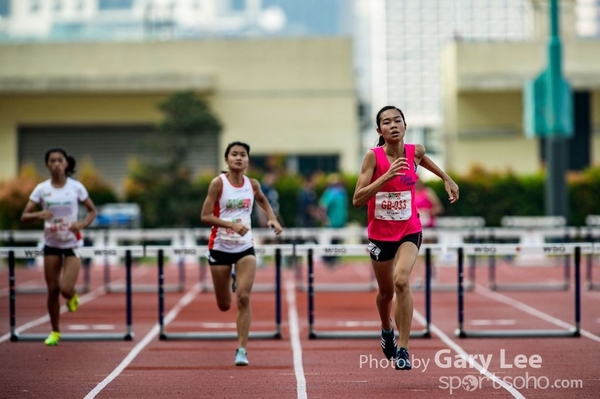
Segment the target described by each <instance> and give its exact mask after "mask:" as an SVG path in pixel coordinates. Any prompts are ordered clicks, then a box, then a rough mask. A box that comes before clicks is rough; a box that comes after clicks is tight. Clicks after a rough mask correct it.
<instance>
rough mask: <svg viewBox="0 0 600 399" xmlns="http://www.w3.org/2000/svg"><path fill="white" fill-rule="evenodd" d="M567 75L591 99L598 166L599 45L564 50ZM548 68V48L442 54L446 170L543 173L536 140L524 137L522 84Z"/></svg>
mask: <svg viewBox="0 0 600 399" xmlns="http://www.w3.org/2000/svg"><path fill="white" fill-rule="evenodd" d="M563 54H564V59H563V69H564V74H565V76H566V78H567V79H568V80H569V82H570V83H571V85H572V87H573V88H574V89H575V90H589V91H591V93H592V105H591V106H592V126H593V128H592V129H593V132H594V133H593V138H592V145H591V147H592V148H591V161H592V163H594V164H596V165H600V64H598V62H597V59H598V58H597V54H600V41H585V42H575V41H570V42H567V43H565V44H564V52H563ZM545 65H546V44H545V43H542V42H527V43H493V42H486V43H468V42H455V43H452V44H450V45H449V46H447V47H446V48H445V50H444V52H443V54H442V77H443V79H442V82H443V83H442V85H443V89H442V90H443V93H444V97H443V113H444V117H443V120H444V133H445V135H446V137H445V140H446V143H447V150H448V151H447V154H446V163H445V166H446V168H447V169H449V170H453V171H455V172H458V173H463V172H466V171H468V170H469V169H470V168H471V167H472V166H473V165H482V166H484V167H486V168H490V169H495V170H513V171H514V172H516V173H535V172H537V171H539V170H540V168H541V163H540V159H539V144H538V140H537V139H530V138H527V137H525V135H524V131H523V96H522V89H523V85H524V83H525V82H526V81H527V80H528V79H531V78H533V77H535V76H536V75H537V74H539V73H540V72H541V71H542V69H543V68H544V67H545Z"/></svg>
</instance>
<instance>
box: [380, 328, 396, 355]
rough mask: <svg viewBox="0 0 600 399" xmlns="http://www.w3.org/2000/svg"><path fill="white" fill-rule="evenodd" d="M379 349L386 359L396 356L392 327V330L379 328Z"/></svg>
mask: <svg viewBox="0 0 600 399" xmlns="http://www.w3.org/2000/svg"><path fill="white" fill-rule="evenodd" d="M381 349H382V350H383V354H384V355H385V358H386V359H389V360H391V359H392V358H393V357H394V356H396V334H394V328H392V332H387V331H384V330H383V328H382V329H381Z"/></svg>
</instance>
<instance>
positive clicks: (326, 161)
mask: <svg viewBox="0 0 600 399" xmlns="http://www.w3.org/2000/svg"><path fill="white" fill-rule="evenodd" d="M339 159H340V157H339V155H300V156H298V172H299V173H300V174H301V175H304V176H308V175H311V174H313V173H314V172H316V171H319V172H324V173H331V172H339V170H340V169H339Z"/></svg>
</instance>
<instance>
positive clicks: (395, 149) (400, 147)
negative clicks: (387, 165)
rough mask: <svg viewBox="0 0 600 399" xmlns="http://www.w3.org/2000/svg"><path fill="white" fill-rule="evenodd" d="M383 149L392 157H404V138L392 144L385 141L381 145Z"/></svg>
mask: <svg viewBox="0 0 600 399" xmlns="http://www.w3.org/2000/svg"><path fill="white" fill-rule="evenodd" d="M383 151H385V154H386V155H387V156H389V157H392V158H401V157H405V156H406V154H405V151H404V140H402V141H399V142H398V143H394V144H390V143H385V145H384V146H383Z"/></svg>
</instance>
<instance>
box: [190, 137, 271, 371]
mask: <svg viewBox="0 0 600 399" xmlns="http://www.w3.org/2000/svg"><path fill="white" fill-rule="evenodd" d="M249 156H250V146H249V145H248V144H246V143H242V142H239V141H236V142H233V143H230V144H229V145H228V146H227V149H226V150H225V162H226V163H227V167H228V171H227V172H225V173H223V174H221V175H219V176H217V177H215V178H214V179H213V180H212V181H211V182H210V185H209V187H208V194H207V196H206V199H205V200H204V205H203V206H202V213H201V216H200V218H201V220H202V222H203V223H206V224H207V225H209V226H212V231H211V236H210V240H209V244H208V247H209V253H208V263H209V264H210V266H211V267H210V272H211V275H212V279H213V286H214V289H215V296H216V299H217V306H218V307H219V309H220V310H221V311H223V312H225V311H227V310H229V309H230V308H231V300H232V289H231V288H230V287H232V285H234V286H235V288H234V291H235V293H236V297H237V309H238V315H237V318H236V324H237V331H238V349H237V350H236V353H235V358H234V363H235V365H236V366H247V365H248V357H247V353H246V344H247V341H248V333H249V331H250V321H251V317H252V309H251V307H250V294H251V290H252V285H253V283H254V275H255V273H256V256H255V254H254V244H253V242H252V232H251V231H252V226H251V223H250V216H251V213H252V205H253V203H254V201H256V203H257V204H258V205H260V207H261V208H262V209H264V211H265V213H266V214H267V217H268V222H267V224H268V226H269V227H271V228H273V229H274V232H275V234H280V233H281V231H282V228H281V225H280V224H279V222H278V221H277V217H276V216H275V213H274V212H273V209H272V208H271V205H270V204H269V201H268V200H267V197H265V195H264V194H263V192H262V190H261V188H260V183H259V182H258V180H256V179H250V178H248V177H247V176H245V175H244V173H245V171H246V169H247V168H248V162H249ZM234 266H235V274H233V275H232V267H234Z"/></svg>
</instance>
